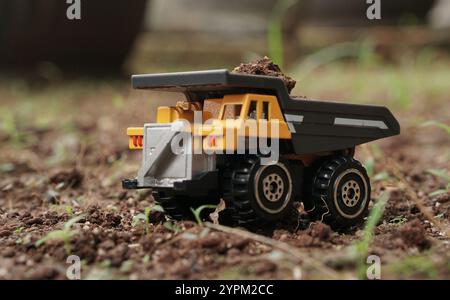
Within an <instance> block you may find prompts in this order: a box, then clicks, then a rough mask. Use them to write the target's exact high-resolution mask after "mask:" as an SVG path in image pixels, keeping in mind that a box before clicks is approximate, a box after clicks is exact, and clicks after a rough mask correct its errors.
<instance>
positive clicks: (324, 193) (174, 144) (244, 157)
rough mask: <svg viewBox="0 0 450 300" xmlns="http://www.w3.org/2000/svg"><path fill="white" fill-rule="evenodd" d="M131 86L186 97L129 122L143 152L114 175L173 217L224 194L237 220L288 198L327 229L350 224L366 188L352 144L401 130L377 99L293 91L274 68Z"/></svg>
mask: <svg viewBox="0 0 450 300" xmlns="http://www.w3.org/2000/svg"><path fill="white" fill-rule="evenodd" d="M132 85H133V87H134V88H136V89H148V90H157V91H169V92H179V93H183V94H184V95H185V98H186V99H185V100H183V101H179V102H178V103H177V104H176V106H173V107H170V106H161V107H159V108H158V110H157V116H156V122H154V123H147V124H145V125H144V126H143V127H137V128H136V127H134V128H128V136H129V147H130V148H131V149H139V150H141V151H142V154H143V160H142V166H141V168H140V170H139V171H138V174H137V177H136V178H134V179H125V180H123V182H122V185H123V187H124V188H126V189H144V188H145V189H147V188H148V189H151V190H152V193H153V196H154V198H155V200H156V202H157V203H159V204H160V205H161V206H162V207H163V209H164V211H165V213H166V215H167V216H169V217H171V218H174V219H183V218H188V217H189V216H192V213H191V211H190V208H191V207H192V208H197V207H199V206H200V205H204V204H217V203H218V202H219V201H220V199H221V198H222V199H223V200H224V201H225V204H226V209H225V211H224V214H226V215H228V216H229V218H230V219H231V220H232V222H233V223H234V224H235V225H241V226H242V225H243V226H247V225H251V224H256V223H258V222H267V221H269V222H276V221H278V220H281V219H282V218H284V217H286V216H287V215H288V214H289V212H292V210H293V207H294V203H295V202H303V203H304V206H305V208H306V210H307V211H308V213H309V214H310V215H311V217H313V218H317V219H321V220H322V221H324V222H326V223H328V224H330V225H331V226H332V227H334V228H348V227H351V226H355V225H358V224H360V223H361V222H362V221H363V220H364V218H365V217H366V216H367V213H368V205H369V201H370V192H371V188H370V181H369V178H368V176H367V172H366V170H365V169H364V167H363V166H362V165H361V163H360V162H358V161H357V160H355V159H354V158H353V155H354V152H355V147H356V146H357V145H360V144H363V143H366V142H370V141H373V140H377V139H380V138H385V137H389V136H393V135H397V134H399V132H400V126H399V123H398V122H397V120H396V119H395V118H394V116H393V115H392V114H391V112H390V111H389V110H388V109H387V108H385V107H380V106H372V105H356V104H347V103H336V102H325V101H318V100H308V99H296V98H292V97H291V96H289V94H288V92H287V89H286V86H285V85H284V84H283V82H282V80H280V79H279V78H276V77H268V76H258V75H246V74H235V73H229V72H228V71H227V70H211V71H199V72H181V73H167V74H148V75H134V76H132ZM211 108H212V109H211Z"/></svg>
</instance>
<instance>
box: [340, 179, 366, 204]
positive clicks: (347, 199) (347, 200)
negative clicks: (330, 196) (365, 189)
mask: <svg viewBox="0 0 450 300" xmlns="http://www.w3.org/2000/svg"><path fill="white" fill-rule="evenodd" d="M341 194H342V200H343V202H344V204H345V205H346V206H348V207H353V206H355V205H356V204H358V202H359V200H360V199H361V188H360V186H359V184H358V183H357V182H356V181H355V180H349V181H347V182H346V183H345V184H344V185H343V186H342V188H341Z"/></svg>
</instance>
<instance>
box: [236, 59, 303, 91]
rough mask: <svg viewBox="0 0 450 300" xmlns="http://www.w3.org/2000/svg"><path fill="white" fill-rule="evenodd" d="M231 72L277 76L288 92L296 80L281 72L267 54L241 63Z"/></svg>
mask: <svg viewBox="0 0 450 300" xmlns="http://www.w3.org/2000/svg"><path fill="white" fill-rule="evenodd" d="M233 73H244V74H252V75H265V76H273V77H278V78H280V79H281V80H283V82H284V84H285V85H286V88H287V89H288V92H289V93H291V91H292V90H293V89H294V87H295V84H296V81H295V80H294V79H292V78H291V77H289V76H287V75H285V74H283V72H281V69H280V67H279V66H278V65H277V64H274V63H273V61H272V60H271V59H270V58H268V57H267V56H264V57H263V58H261V59H257V60H254V61H252V62H250V63H247V64H244V63H241V64H240V65H239V66H238V67H236V68H234V69H233Z"/></svg>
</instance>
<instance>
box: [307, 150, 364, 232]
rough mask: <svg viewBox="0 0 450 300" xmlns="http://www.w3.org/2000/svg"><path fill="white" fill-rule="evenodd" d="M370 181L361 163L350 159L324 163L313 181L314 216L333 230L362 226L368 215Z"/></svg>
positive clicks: (342, 158) (332, 159) (330, 160)
mask: <svg viewBox="0 0 450 300" xmlns="http://www.w3.org/2000/svg"><path fill="white" fill-rule="evenodd" d="M370 189H371V188H370V181H369V177H368V176H367V172H366V170H365V169H364V167H363V166H362V165H361V163H360V162H359V161H357V160H355V159H353V158H351V157H348V156H335V157H331V158H329V159H327V160H325V161H323V162H322V163H321V164H320V166H319V167H318V168H317V170H316V171H315V174H314V176H313V178H312V193H311V199H310V200H311V201H310V202H312V203H314V208H313V209H312V211H311V214H312V215H313V217H314V218H315V219H319V220H322V221H324V222H325V223H327V224H329V225H330V226H331V227H333V228H334V229H338V230H339V229H348V228H350V227H353V226H357V225H360V224H362V223H363V222H364V218H365V217H366V216H367V214H368V207H369V202H370Z"/></svg>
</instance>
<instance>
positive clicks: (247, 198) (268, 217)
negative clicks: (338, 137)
mask: <svg viewBox="0 0 450 300" xmlns="http://www.w3.org/2000/svg"><path fill="white" fill-rule="evenodd" d="M223 174H224V175H223V191H224V192H223V199H224V201H225V203H226V207H227V212H226V213H227V214H228V215H229V216H230V218H231V219H232V220H233V223H235V224H237V225H242V226H250V225H254V224H256V223H258V222H261V221H262V222H268V221H270V222H274V221H279V220H281V219H283V217H285V216H286V215H287V214H288V213H289V212H291V211H292V209H293V205H292V204H293V200H294V198H295V194H296V189H295V188H294V184H295V179H294V175H293V174H294V172H293V171H292V170H291V168H290V167H289V165H288V164H287V163H286V162H285V161H283V160H280V161H279V162H277V163H276V164H273V165H261V163H260V158H259V157H257V156H245V157H242V158H240V159H237V160H236V161H234V162H231V163H229V165H228V166H227V168H226V170H225V171H224V173H223Z"/></svg>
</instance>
